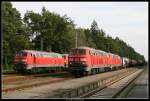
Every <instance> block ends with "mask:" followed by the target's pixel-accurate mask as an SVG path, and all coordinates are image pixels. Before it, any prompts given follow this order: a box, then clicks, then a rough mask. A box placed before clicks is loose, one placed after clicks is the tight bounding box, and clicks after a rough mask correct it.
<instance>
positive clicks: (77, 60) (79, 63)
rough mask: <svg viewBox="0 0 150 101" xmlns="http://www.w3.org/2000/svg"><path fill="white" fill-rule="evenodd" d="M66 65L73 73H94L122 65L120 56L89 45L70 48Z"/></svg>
mask: <svg viewBox="0 0 150 101" xmlns="http://www.w3.org/2000/svg"><path fill="white" fill-rule="evenodd" d="M68 66H69V71H70V72H71V73H73V74H75V75H78V74H82V75H87V74H95V73H98V72H101V71H109V70H112V69H116V68H120V67H122V58H121V57H120V56H118V55H114V54H111V53H106V52H104V51H101V50H96V49H93V48H89V47H78V48H74V49H72V50H71V52H70V54H69V63H68Z"/></svg>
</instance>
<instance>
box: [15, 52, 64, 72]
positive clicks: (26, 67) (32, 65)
mask: <svg viewBox="0 0 150 101" xmlns="http://www.w3.org/2000/svg"><path fill="white" fill-rule="evenodd" d="M65 61H66V60H65V58H63V57H62V55H61V54H58V53H53V52H41V51H35V50H22V51H20V52H18V54H17V55H16V57H15V66H14V67H15V70H16V71H17V72H40V71H43V70H44V71H50V70H51V71H54V70H56V71H57V70H59V71H60V70H63V68H64V65H65Z"/></svg>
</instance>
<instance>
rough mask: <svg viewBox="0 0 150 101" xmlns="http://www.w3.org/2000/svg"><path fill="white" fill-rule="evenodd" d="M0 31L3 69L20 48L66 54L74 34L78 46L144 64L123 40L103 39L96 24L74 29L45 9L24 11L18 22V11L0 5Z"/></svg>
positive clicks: (7, 3) (73, 44)
mask: <svg viewBox="0 0 150 101" xmlns="http://www.w3.org/2000/svg"><path fill="white" fill-rule="evenodd" d="M2 32H3V45H2V48H3V65H2V66H3V67H4V69H6V68H9V67H11V65H13V61H14V57H15V54H16V53H17V52H18V51H19V50H23V49H32V50H43V51H53V52H58V53H69V50H70V49H71V48H73V47H75V38H76V33H78V34H77V37H78V43H77V44H78V46H88V47H92V48H96V49H101V50H103V51H107V52H111V53H114V54H118V55H120V56H123V57H128V58H131V59H136V60H138V59H140V60H143V61H145V59H144V56H143V55H141V54H139V53H137V52H136V51H135V50H134V49H133V48H132V47H131V46H129V45H127V44H126V43H125V42H124V41H123V40H121V39H119V38H118V37H116V38H115V39H113V38H112V37H111V36H109V35H107V36H106V33H105V32H104V31H103V30H102V29H99V27H98V24H97V22H96V21H93V22H92V24H91V27H90V29H85V28H76V27H75V24H74V22H73V20H71V18H69V17H67V15H64V16H60V15H59V14H56V13H54V12H50V11H48V10H46V9H45V7H43V8H42V10H41V13H35V12H34V11H26V13H25V14H24V17H23V19H21V14H20V12H19V11H18V10H17V9H16V8H13V7H12V4H11V3H10V2H2Z"/></svg>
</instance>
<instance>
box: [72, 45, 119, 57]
mask: <svg viewBox="0 0 150 101" xmlns="http://www.w3.org/2000/svg"><path fill="white" fill-rule="evenodd" d="M73 49H88V50H91V51H96V52H100V53H102V54H105V55H111V56H116V57H120V56H119V55H116V54H112V53H108V52H105V51H102V50H99V49H95V48H90V47H82V46H81V47H77V48H73Z"/></svg>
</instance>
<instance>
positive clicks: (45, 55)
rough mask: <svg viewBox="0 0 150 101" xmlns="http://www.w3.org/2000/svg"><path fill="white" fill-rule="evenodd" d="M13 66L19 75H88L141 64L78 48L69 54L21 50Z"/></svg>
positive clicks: (116, 56) (91, 49)
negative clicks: (60, 72) (42, 73)
mask: <svg viewBox="0 0 150 101" xmlns="http://www.w3.org/2000/svg"><path fill="white" fill-rule="evenodd" d="M14 65H15V66H14V69H15V71H17V72H19V73H22V72H23V73H24V72H27V73H38V72H39V73H40V72H41V71H44V72H54V71H69V72H70V73H72V74H74V75H88V74H95V73H99V72H101V71H110V70H116V69H122V68H127V67H132V66H136V65H143V62H142V61H141V60H139V61H135V60H131V59H128V58H126V57H120V56H118V55H115V54H112V53H107V52H104V51H102V50H97V49H94V48H89V47H78V48H73V49H72V50H71V51H70V53H69V54H59V53H54V52H43V51H35V50H21V51H19V52H18V53H17V54H16V57H15V61H14Z"/></svg>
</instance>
